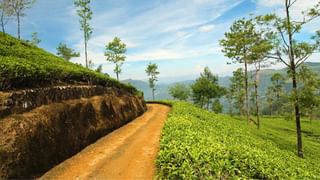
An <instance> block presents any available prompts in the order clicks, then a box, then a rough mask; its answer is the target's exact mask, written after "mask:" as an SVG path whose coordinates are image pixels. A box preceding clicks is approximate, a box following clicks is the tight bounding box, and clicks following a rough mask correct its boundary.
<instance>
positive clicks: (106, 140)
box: [41, 104, 170, 180]
mask: <svg viewBox="0 0 320 180" xmlns="http://www.w3.org/2000/svg"><path fill="white" fill-rule="evenodd" d="M169 110H170V108H169V107H167V106H164V105H158V104H152V105H148V111H147V112H146V113H144V114H143V115H142V116H140V117H138V118H137V119H135V120H133V121H132V122H130V123H128V124H127V125H125V126H123V127H121V128H119V129H117V130H115V131H113V132H112V133H110V134H109V135H107V136H105V137H103V138H101V139H100V140H98V141H97V142H96V143H94V144H92V145H90V146H88V147H86V148H85V149H84V150H82V151H81V152H80V153H78V154H77V155H75V156H73V157H71V158H70V159H68V160H66V161H64V162H63V163H61V164H60V165H58V166H56V167H55V168H53V169H51V170H50V171H49V172H47V173H46V174H45V175H43V176H42V177H41V179H112V180H113V179H121V180H128V179H139V180H140V179H153V177H154V174H155V162H154V161H155V158H156V156H157V152H158V150H159V139H160V133H161V129H162V127H163V124H164V121H165V120H166V118H167V114H168V112H169Z"/></svg>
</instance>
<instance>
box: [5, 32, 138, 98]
mask: <svg viewBox="0 0 320 180" xmlns="http://www.w3.org/2000/svg"><path fill="white" fill-rule="evenodd" d="M61 82H62V83H68V84H70V83H72V84H88V83H90V84H94V85H102V86H108V87H110V86H112V87H118V88H123V89H125V90H127V91H131V92H133V93H137V90H136V89H135V88H134V87H133V86H131V85H127V84H121V83H119V82H118V81H116V80H115V79H112V78H110V77H108V76H106V75H104V74H101V73H98V72H95V71H92V70H90V69H87V68H84V67H82V66H81V65H77V64H73V63H71V62H68V61H65V60H63V59H61V58H59V57H57V56H55V55H52V54H50V53H48V52H46V51H44V50H42V49H40V48H38V47H36V46H33V45H31V44H28V43H27V42H24V41H20V40H18V39H16V38H14V37H12V36H10V35H5V36H4V35H3V34H2V33H0V91H3V90H10V89H17V88H28V87H38V86H45V85H53V84H57V83H61Z"/></svg>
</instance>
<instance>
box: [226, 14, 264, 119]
mask: <svg viewBox="0 0 320 180" xmlns="http://www.w3.org/2000/svg"><path fill="white" fill-rule="evenodd" d="M259 38H260V37H259V34H258V33H256V31H255V24H254V22H253V20H252V19H249V20H246V19H244V18H243V19H240V20H237V21H235V22H234V23H233V25H232V26H231V27H230V32H227V33H225V39H222V40H220V45H222V46H223V49H222V52H223V53H224V54H225V56H226V57H228V58H231V59H232V60H233V62H234V63H243V64H244V82H245V102H246V116H247V122H248V123H249V120H250V109H249V93H248V64H250V63H252V62H251V59H250V57H249V53H250V51H251V50H252V48H254V47H255V46H256V42H257V41H258V40H259Z"/></svg>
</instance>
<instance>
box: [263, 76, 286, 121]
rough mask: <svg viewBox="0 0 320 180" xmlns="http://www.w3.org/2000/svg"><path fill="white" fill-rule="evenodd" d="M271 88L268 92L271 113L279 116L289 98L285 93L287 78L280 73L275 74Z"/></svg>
mask: <svg viewBox="0 0 320 180" xmlns="http://www.w3.org/2000/svg"><path fill="white" fill-rule="evenodd" d="M270 80H271V86H270V87H268V90H267V92H266V97H267V102H268V104H269V112H270V115H272V114H279V113H280V112H281V111H282V110H283V109H282V108H283V107H284V103H285V102H286V99H287V97H286V96H285V92H284V84H285V80H286V79H285V77H284V76H283V75H282V74H280V73H275V74H273V75H272V77H271V79H270Z"/></svg>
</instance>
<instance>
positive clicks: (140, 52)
mask: <svg viewBox="0 0 320 180" xmlns="http://www.w3.org/2000/svg"><path fill="white" fill-rule="evenodd" d="M282 2H283V0H104V1H103V0H92V3H91V7H92V10H93V19H92V21H91V23H90V24H91V26H92V27H93V35H92V38H91V39H90V41H89V58H90V59H92V61H93V62H94V63H95V65H96V66H98V65H100V64H103V69H104V72H107V73H108V74H110V75H111V76H115V75H114V73H113V68H114V66H113V64H110V63H107V62H106V61H105V57H104V55H103V54H104V49H105V45H106V44H107V42H109V41H111V40H112V39H113V37H115V36H118V37H120V38H121V39H122V40H123V41H124V42H125V43H126V44H127V47H128V50H127V53H126V56H127V59H126V62H125V64H124V65H123V73H122V74H121V75H120V79H129V78H131V79H140V80H143V79H146V75H145V68H146V66H147V64H148V63H149V62H155V63H157V64H158V66H159V71H160V73H161V74H160V80H161V81H162V82H168V81H179V80H188V79H195V78H196V77H197V76H199V73H200V72H201V71H202V70H203V68H204V67H205V66H209V68H210V69H211V70H212V72H213V73H215V74H218V75H219V76H225V75H230V74H231V73H232V71H233V70H235V69H236V68H237V67H240V65H227V63H226V62H227V61H228V59H227V58H226V57H224V56H223V54H222V53H221V47H220V46H219V40H220V39H221V38H223V35H224V33H225V32H226V31H228V30H229V27H230V25H231V24H232V22H233V21H235V20H236V19H239V18H241V17H245V16H248V14H249V13H254V14H265V13H268V12H276V13H279V14H282V9H281V7H282V6H281V4H282ZM315 3H316V1H315V0H298V1H297V5H296V6H295V7H293V12H292V13H293V16H295V17H297V18H299V12H300V11H301V10H304V9H306V8H308V7H310V6H312V5H313V4H315ZM78 20H79V19H78V17H77V15H76V10H75V7H74V5H73V1H72V0H67V1H66V0H54V1H51V0H37V2H36V4H35V5H34V6H33V7H32V8H31V9H30V10H28V11H27V16H26V17H24V18H23V21H22V38H23V39H30V36H31V34H32V32H38V35H39V37H40V39H41V40H42V42H41V43H40V45H39V46H40V47H41V48H43V49H45V50H48V51H50V52H52V53H56V47H57V45H58V44H59V43H60V42H63V43H66V44H67V45H68V46H70V47H72V48H74V49H76V50H77V51H79V52H80V53H81V57H79V58H74V59H73V60H72V61H73V62H76V63H84V57H83V55H84V52H83V39H82V32H81V31H80V29H79V27H80V26H79V22H78ZM319 24H320V21H319V19H317V20H316V21H314V22H313V23H312V24H310V25H308V27H306V29H305V30H304V31H303V33H302V35H301V37H308V36H309V35H310V34H311V33H312V32H314V31H315V30H316V29H317V28H318V29H319ZM7 30H8V31H9V33H10V34H12V35H16V24H15V22H14V21H13V20H12V21H11V22H10V23H9V24H8V25H7ZM310 60H311V61H315V62H320V60H319V54H316V55H314V56H312V57H311V58H310ZM280 67H281V65H276V66H275V67H274V68H280Z"/></svg>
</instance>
